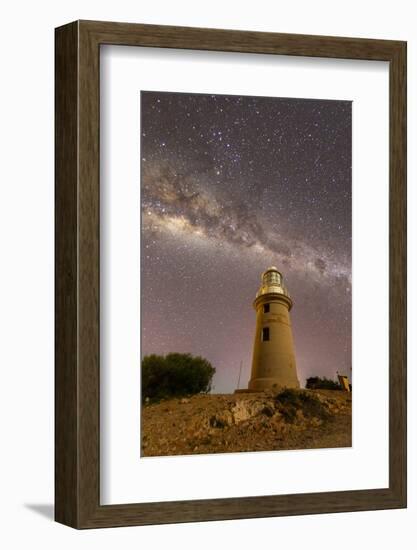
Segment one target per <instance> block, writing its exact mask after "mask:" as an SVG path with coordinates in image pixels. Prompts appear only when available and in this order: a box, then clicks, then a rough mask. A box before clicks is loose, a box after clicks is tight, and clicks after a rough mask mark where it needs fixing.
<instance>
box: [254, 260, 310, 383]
mask: <svg viewBox="0 0 417 550" xmlns="http://www.w3.org/2000/svg"><path fill="white" fill-rule="evenodd" d="M292 305H293V302H292V300H291V298H290V295H289V294H288V291H287V289H286V288H285V286H284V283H283V280H282V274H281V273H280V272H279V271H278V269H277V268H276V267H270V268H268V269H267V270H266V271H265V272H264V273H263V274H262V284H261V287H260V289H259V290H258V293H257V294H256V298H255V301H254V302H253V307H254V308H255V310H256V330H255V341H254V344H253V359H252V374H251V379H250V380H249V387H248V389H249V390H266V389H269V388H273V387H277V388H299V387H300V383H299V381H298V377H297V368H296V364H295V355H294V342H293V337H292V330H291V321H290V313H289V312H290V310H291V308H292Z"/></svg>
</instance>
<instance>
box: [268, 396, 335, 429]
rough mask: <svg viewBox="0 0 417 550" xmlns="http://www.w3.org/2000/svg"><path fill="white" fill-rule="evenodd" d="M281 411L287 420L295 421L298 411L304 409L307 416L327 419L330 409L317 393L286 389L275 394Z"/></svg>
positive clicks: (304, 414)
mask: <svg viewBox="0 0 417 550" xmlns="http://www.w3.org/2000/svg"><path fill="white" fill-rule="evenodd" d="M275 402H276V405H277V408H278V410H279V412H280V413H281V414H282V416H283V417H284V418H285V420H286V421H287V422H291V423H292V422H294V421H295V419H296V418H297V411H302V413H303V416H304V417H305V418H313V417H316V418H319V419H320V420H327V419H328V418H329V416H330V415H329V411H328V410H327V407H326V406H325V405H324V404H323V403H322V402H321V401H320V400H319V399H318V398H317V396H316V395H314V394H311V393H308V392H306V391H303V390H292V389H286V390H283V391H282V392H280V393H279V394H278V395H276V396H275Z"/></svg>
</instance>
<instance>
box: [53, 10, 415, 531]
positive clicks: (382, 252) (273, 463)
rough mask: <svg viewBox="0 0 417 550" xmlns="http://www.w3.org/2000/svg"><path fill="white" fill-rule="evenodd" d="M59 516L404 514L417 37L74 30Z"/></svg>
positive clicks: (59, 203)
mask: <svg viewBox="0 0 417 550" xmlns="http://www.w3.org/2000/svg"><path fill="white" fill-rule="evenodd" d="M55 343H56V372H55V374H56V388H55V390H56V391H55V396H56V397H55V399H56V401H55V403H56V408H55V411H56V420H55V426H56V431H55V435H56V444H55V449H56V460H55V464H56V503H55V509H56V520H57V521H59V522H61V523H64V524H66V525H69V526H72V527H75V528H98V527H112V526H124V525H144V524H156V523H174V522H187V521H207V520H219V519H235V518H254V517H265V516H284V515H295V514H313V513H327V512H342V511H360V510H378V509H386V508H403V507H405V506H406V44H405V43H404V42H399V41H385V40H370V39H358V38H336V37H325V36H305V35H290V34H275V33H258V32H249V31H229V30H218V29H197V28H185V27H165V26H154V25H140V24H124V23H110V22H93V21H77V22H74V23H70V24H68V25H65V26H63V27H59V28H58V29H56V336H55Z"/></svg>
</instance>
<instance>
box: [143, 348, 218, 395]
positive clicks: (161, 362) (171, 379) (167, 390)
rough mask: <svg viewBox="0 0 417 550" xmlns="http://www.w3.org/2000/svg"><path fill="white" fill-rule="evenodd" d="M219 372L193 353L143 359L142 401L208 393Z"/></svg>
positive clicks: (150, 356) (153, 356)
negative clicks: (216, 372)
mask: <svg viewBox="0 0 417 550" xmlns="http://www.w3.org/2000/svg"><path fill="white" fill-rule="evenodd" d="M215 371H216V369H215V368H213V367H212V366H211V364H210V363H209V362H208V361H207V360H206V359H204V358H203V357H194V356H192V355H191V354H189V353H169V354H168V355H166V356H162V355H147V356H145V357H144V358H143V359H142V400H143V399H145V398H147V397H148V398H149V399H151V400H158V399H163V398H167V397H182V396H185V395H193V394H196V393H208V392H209V391H210V390H211V382H212V379H213V375H214V373H215Z"/></svg>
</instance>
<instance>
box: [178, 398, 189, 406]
mask: <svg viewBox="0 0 417 550" xmlns="http://www.w3.org/2000/svg"><path fill="white" fill-rule="evenodd" d="M189 402H190V400H189V399H187V398H186V397H183V398H182V399H180V403H181V405H185V404H186V403H189Z"/></svg>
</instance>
